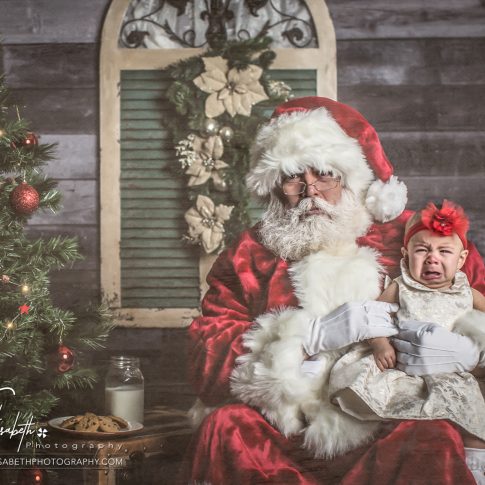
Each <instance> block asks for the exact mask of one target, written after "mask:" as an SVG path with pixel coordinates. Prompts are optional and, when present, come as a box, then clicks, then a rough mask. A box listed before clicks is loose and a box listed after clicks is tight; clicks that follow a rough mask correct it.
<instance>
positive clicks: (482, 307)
mask: <svg viewBox="0 0 485 485" xmlns="http://www.w3.org/2000/svg"><path fill="white" fill-rule="evenodd" d="M472 296H473V308H474V309H475V310H478V311H480V312H485V296H483V295H482V294H481V293H480V292H479V291H477V290H475V288H472ZM471 374H473V375H474V376H475V377H482V378H483V377H485V367H476V368H475V369H474V370H472V371H471Z"/></svg>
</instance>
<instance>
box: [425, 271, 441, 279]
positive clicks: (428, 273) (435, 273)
mask: <svg viewBox="0 0 485 485" xmlns="http://www.w3.org/2000/svg"><path fill="white" fill-rule="evenodd" d="M440 276H441V273H440V272H439V271H424V272H423V278H424V279H426V280H434V279H436V278H439V277H440Z"/></svg>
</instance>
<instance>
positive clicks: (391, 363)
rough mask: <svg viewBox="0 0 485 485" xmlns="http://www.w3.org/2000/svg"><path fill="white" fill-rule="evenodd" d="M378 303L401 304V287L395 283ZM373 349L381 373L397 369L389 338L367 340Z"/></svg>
mask: <svg viewBox="0 0 485 485" xmlns="http://www.w3.org/2000/svg"><path fill="white" fill-rule="evenodd" d="M377 301H385V302H387V303H399V286H398V285H397V283H395V282H394V281H393V282H392V283H391V284H390V285H389V286H388V287H387V288H386V289H385V290H384V292H383V293H382V295H381V296H380V297H379V298H378V299H377ZM367 342H368V343H369V345H370V346H371V348H372V351H373V354H374V359H375V360H376V364H377V367H379V369H380V370H381V371H384V370H386V369H393V368H394V367H396V351H395V350H394V347H393V346H392V345H391V344H390V342H389V339H388V338H387V337H376V338H371V339H369V340H367Z"/></svg>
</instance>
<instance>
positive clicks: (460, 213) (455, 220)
mask: <svg viewBox="0 0 485 485" xmlns="http://www.w3.org/2000/svg"><path fill="white" fill-rule="evenodd" d="M468 226H469V223H468V218H467V216H466V215H465V212H464V210H463V208H461V207H460V206H459V205H456V204H454V203H453V202H450V201H449V200H446V199H445V200H443V204H442V206H441V209H438V208H437V207H436V206H435V205H434V204H433V203H432V202H430V203H429V204H428V205H427V206H426V208H425V209H423V210H422V211H421V220H420V221H418V222H417V223H416V224H414V225H413V226H411V227H410V228H409V230H408V231H406V236H405V237H404V246H405V247H407V245H408V242H409V240H410V239H411V238H412V237H413V236H414V235H415V234H416V233H417V232H419V231H423V230H428V231H431V232H434V233H436V234H439V235H440V236H451V235H452V234H453V233H456V235H457V236H458V237H459V238H460V240H461V242H462V243H463V247H464V248H465V249H466V247H467V240H466V233H467V231H468Z"/></svg>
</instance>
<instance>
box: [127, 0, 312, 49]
mask: <svg viewBox="0 0 485 485" xmlns="http://www.w3.org/2000/svg"><path fill="white" fill-rule="evenodd" d="M140 1H141V0H136V2H137V3H139V2H140ZM235 1H236V2H237V1H240V0H235ZM193 3H194V0H160V1H159V2H158V5H157V6H156V7H155V8H153V10H152V11H149V12H148V13H144V14H143V15H141V16H140V17H137V18H131V19H129V20H126V21H125V22H124V23H123V25H122V27H121V32H120V42H121V45H122V46H123V47H127V48H132V49H136V48H140V47H144V41H145V37H146V36H149V35H150V32H148V31H147V30H143V29H142V28H139V26H140V24H141V25H143V22H145V23H148V24H149V25H151V26H152V27H153V28H154V29H155V30H158V29H160V30H161V31H163V32H164V35H165V36H166V37H168V38H169V39H170V40H172V41H173V42H176V43H177V44H179V45H180V46H182V47H204V46H206V45H209V46H210V47H217V46H218V45H220V43H221V42H225V41H226V40H227V39H228V23H229V22H230V21H232V20H233V19H234V12H233V11H232V10H231V9H230V4H231V0H204V5H205V10H204V11H203V12H201V14H200V18H201V20H202V21H204V22H207V23H208V26H207V30H206V33H205V40H204V41H203V42H201V43H199V44H196V33H195V31H194V29H193V28H186V29H185V30H184V31H183V32H182V33H177V32H176V31H175V28H173V27H172V26H171V25H170V24H169V22H168V21H167V20H166V19H165V21H164V19H163V10H164V8H165V6H166V5H170V6H172V7H175V8H176V9H177V16H178V17H180V16H182V15H184V14H185V12H186V9H187V6H188V4H193ZM292 3H293V4H295V3H297V1H295V2H292ZM298 3H299V6H300V7H304V8H305V10H306V6H305V4H304V3H303V2H301V0H298ZM243 4H244V6H245V7H246V9H247V10H248V15H251V16H253V17H259V13H260V12H259V11H260V10H261V9H262V8H270V9H271V13H272V16H275V14H276V15H277V16H279V17H280V18H279V19H278V20H276V21H274V22H272V23H271V22H270V21H269V20H268V21H266V22H265V23H264V24H263V25H262V27H261V28H260V31H259V32H258V33H256V34H253V36H259V35H271V31H272V29H275V28H276V27H278V26H284V27H283V28H284V30H283V32H281V35H282V36H283V37H284V38H286V40H287V41H288V42H289V43H290V45H291V46H293V47H296V48H305V47H307V46H309V45H310V44H311V43H312V42H314V43H316V41H317V37H316V32H315V26H314V24H313V20H312V18H311V15H310V14H309V12H308V11H307V12H308V20H306V19H303V18H299V17H297V16H296V15H293V14H291V13H285V12H283V11H282V10H281V9H279V8H278V7H277V6H276V5H275V2H274V0H243ZM194 20H195V19H194ZM137 24H138V25H137ZM133 27H134V28H133ZM250 37H251V33H250V32H249V30H247V29H244V28H242V29H239V30H238V31H237V32H235V38H236V39H238V40H243V39H248V38H250Z"/></svg>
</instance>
